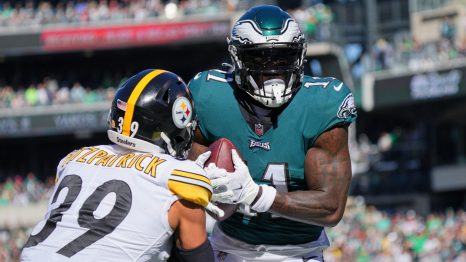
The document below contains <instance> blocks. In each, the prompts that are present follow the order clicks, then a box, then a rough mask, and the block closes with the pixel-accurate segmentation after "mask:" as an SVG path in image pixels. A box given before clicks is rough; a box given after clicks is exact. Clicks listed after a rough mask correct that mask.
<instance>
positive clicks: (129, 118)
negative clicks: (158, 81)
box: [122, 70, 167, 136]
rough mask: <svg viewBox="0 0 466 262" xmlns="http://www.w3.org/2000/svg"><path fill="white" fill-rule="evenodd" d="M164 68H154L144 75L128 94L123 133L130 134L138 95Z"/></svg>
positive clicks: (163, 71)
mask: <svg viewBox="0 0 466 262" xmlns="http://www.w3.org/2000/svg"><path fill="white" fill-rule="evenodd" d="M165 72H167V71H165V70H154V71H152V72H150V73H148V74H147V75H145V76H144V77H143V78H142V79H141V80H139V82H138V84H137V85H136V87H135V88H134V90H133V92H132V93H131V95H130V96H129V99H128V102H127V103H126V112H125V116H124V118H123V132H122V134H123V135H126V136H130V129H131V123H132V122H133V114H134V107H135V106H136V102H137V101H138V98H139V96H140V95H141V93H142V91H143V90H144V88H145V87H146V86H147V84H148V83H149V82H150V81H152V79H154V78H156V77H157V76H158V75H160V74H162V73H165Z"/></svg>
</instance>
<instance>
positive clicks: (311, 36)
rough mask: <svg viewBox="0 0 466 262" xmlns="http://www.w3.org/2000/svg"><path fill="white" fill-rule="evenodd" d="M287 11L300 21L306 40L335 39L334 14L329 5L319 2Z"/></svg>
mask: <svg viewBox="0 0 466 262" xmlns="http://www.w3.org/2000/svg"><path fill="white" fill-rule="evenodd" d="M289 11H290V14H291V15H292V16H293V17H294V18H295V19H296V20H297V21H298V22H299V23H300V25H301V28H302V30H303V32H304V33H305V34H306V37H307V39H308V41H319V42H322V41H332V42H333V41H336V39H334V38H335V37H336V36H337V35H336V34H335V32H334V30H335V29H336V27H335V26H334V24H333V21H334V14H333V12H332V10H331V9H330V7H329V6H326V5H324V4H322V3H319V4H315V5H312V6H309V7H304V6H302V7H299V8H297V9H294V10H289Z"/></svg>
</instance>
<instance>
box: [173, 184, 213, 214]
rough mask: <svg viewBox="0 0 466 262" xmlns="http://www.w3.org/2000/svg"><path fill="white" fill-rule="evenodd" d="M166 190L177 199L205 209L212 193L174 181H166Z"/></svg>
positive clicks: (199, 187) (202, 188) (200, 187)
mask: <svg viewBox="0 0 466 262" xmlns="http://www.w3.org/2000/svg"><path fill="white" fill-rule="evenodd" d="M168 189H169V190H170V191H171V192H172V193H173V194H175V195H177V196H178V197H180V198H182V199H185V200H188V201H190V202H193V203H195V204H198V205H200V206H203V207H206V206H207V204H209V201H210V198H211V197H212V193H211V192H210V191H209V190H207V189H206V188H204V187H202V186H198V185H193V184H189V183H183V182H180V181H175V180H170V179H169V180H168Z"/></svg>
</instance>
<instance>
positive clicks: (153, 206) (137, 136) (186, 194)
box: [21, 69, 216, 261]
mask: <svg viewBox="0 0 466 262" xmlns="http://www.w3.org/2000/svg"><path fill="white" fill-rule="evenodd" d="M108 121H109V128H108V138H109V139H110V141H112V142H113V143H114V144H110V145H98V146H89V147H83V148H81V149H79V150H75V151H73V152H72V153H70V154H69V155H67V156H66V157H65V158H64V159H62V161H61V162H60V164H59V165H58V169H57V183H56V186H55V189H54V192H53V196H52V197H51V199H50V202H49V205H48V211H47V213H46V215H45V218H44V219H43V220H42V221H41V222H40V223H39V224H38V225H37V226H36V227H35V228H34V229H33V231H32V233H31V236H30V237H29V239H28V241H27V243H26V244H25V246H24V249H23V251H22V254H21V260H22V261H68V260H70V261H148V260H151V261H165V260H167V259H168V258H169V255H170V251H171V250H173V252H172V257H175V258H176V261H213V253H212V247H211V245H210V243H209V241H208V239H207V236H206V231H205V212H204V207H209V209H212V210H214V212H215V210H216V209H215V208H212V207H211V206H210V205H209V204H208V203H209V200H210V198H211V194H212V188H211V182H210V181H209V179H208V178H207V177H206V174H205V172H204V170H203V169H202V168H200V167H199V166H197V165H196V164H195V163H194V162H192V161H190V160H185V159H186V156H187V152H188V150H189V149H190V147H191V144H192V143H191V142H192V137H193V130H194V128H195V126H196V115H195V108H194V104H193V100H192V96H191V93H190V92H189V90H188V89H187V87H186V85H185V83H184V82H183V80H182V79H181V78H180V77H178V76H177V75H176V74H174V73H171V72H168V71H164V70H152V69H150V70H144V71H142V72H140V73H138V74H136V75H134V76H133V77H131V78H130V79H128V80H127V81H126V82H125V83H124V84H123V85H122V86H121V87H120V88H119V89H118V90H117V92H116V94H115V97H114V99H113V103H112V106H111V109H110V113H109V117H108ZM174 235H175V240H176V244H174V245H173V249H172V243H173V238H174V237H173V236H174Z"/></svg>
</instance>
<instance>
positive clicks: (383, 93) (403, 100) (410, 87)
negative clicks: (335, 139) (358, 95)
mask: <svg viewBox="0 0 466 262" xmlns="http://www.w3.org/2000/svg"><path fill="white" fill-rule="evenodd" d="M384 73H385V74H383V75H382V74H377V73H376V74H373V75H369V77H367V76H365V79H364V80H363V98H362V99H363V107H364V109H365V110H368V111H370V110H373V109H380V108H388V107H392V106H400V105H409V104H411V103H417V102H423V101H432V100H439V99H448V98H453V97H458V96H463V95H466V79H465V77H464V76H466V64H464V65H457V66H451V67H450V68H445V69H439V70H432V71H430V72H426V71H423V72H412V73H409V72H407V73H403V74H398V75H397V74H390V73H387V72H384ZM368 79H369V80H370V81H365V80H368Z"/></svg>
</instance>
